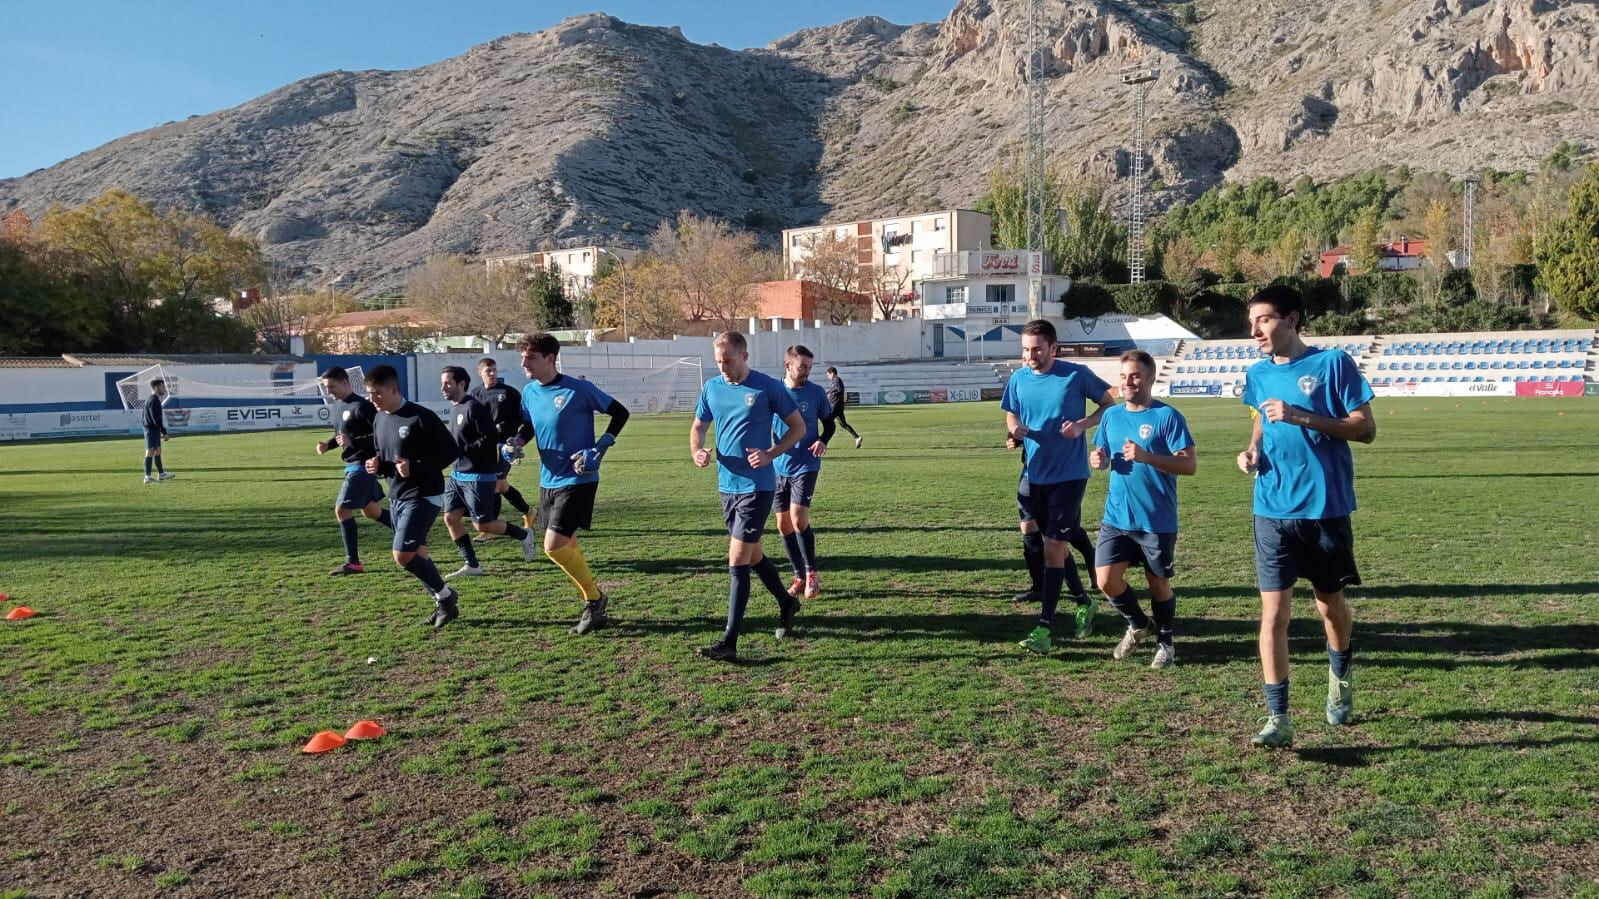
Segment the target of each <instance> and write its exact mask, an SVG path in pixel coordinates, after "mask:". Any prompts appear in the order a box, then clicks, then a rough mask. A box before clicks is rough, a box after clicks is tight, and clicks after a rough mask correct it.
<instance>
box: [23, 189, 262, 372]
mask: <svg viewBox="0 0 1599 899" xmlns="http://www.w3.org/2000/svg"><path fill="white" fill-rule="evenodd" d="M38 233H39V239H40V241H41V242H42V243H43V245H44V246H45V248H46V250H47V251H48V253H49V254H50V257H51V258H52V259H54V260H56V266H57V275H58V277H61V278H63V279H65V280H66V281H68V282H69V283H71V284H73V285H75V286H77V287H78V288H80V289H81V290H83V291H85V292H86V293H87V294H89V295H90V296H93V297H95V298H97V299H99V300H100V301H102V302H103V303H104V304H105V310H106V311H105V314H106V325H107V327H106V328H105V330H104V332H103V335H104V336H103V338H102V340H101V343H100V344H99V345H98V346H97V347H96V348H97V349H102V350H134V351H141V350H154V349H158V350H161V351H164V352H212V351H216V350H219V349H224V348H233V347H234V346H236V338H237V335H238V333H239V329H238V328H237V327H234V326H233V324H230V323H229V322H226V321H219V319H222V318H224V316H222V315H220V314H219V313H217V312H216V311H215V310H214V309H213V308H212V306H211V304H210V303H209V302H208V301H209V300H210V299H211V298H213V297H232V296H233V295H234V294H235V292H236V291H238V290H240V289H242V288H245V287H253V286H259V285H261V284H262V283H263V282H264V281H265V280H266V267H265V265H264V264H263V262H262V259H261V253H260V250H259V249H258V248H257V247H256V245H255V243H254V242H253V241H251V240H250V239H249V238H244V237H234V236H232V235H230V234H228V233H227V232H226V231H224V230H223V229H222V228H221V227H220V226H218V225H216V224H215V223H213V222H211V221H209V220H208V219H206V218H204V217H203V216H200V215H198V214H196V213H192V212H186V211H183V210H158V209H156V208H155V207H154V206H153V205H151V204H150V203H147V202H145V201H143V200H141V199H139V198H138V197H136V196H134V195H133V194H130V193H128V192H127V191H123V190H111V191H108V192H106V193H105V194H103V195H101V196H99V197H97V198H95V199H94V200H91V201H89V202H88V203H86V204H84V205H83V206H80V207H78V208H76V209H62V208H59V207H58V208H55V209H52V210H50V211H49V212H48V213H46V214H45V217H44V219H43V221H41V222H40V224H39V228H38Z"/></svg>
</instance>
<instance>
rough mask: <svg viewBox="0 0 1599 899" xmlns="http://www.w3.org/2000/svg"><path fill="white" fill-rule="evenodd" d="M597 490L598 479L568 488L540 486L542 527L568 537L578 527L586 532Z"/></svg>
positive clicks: (592, 517)
mask: <svg viewBox="0 0 1599 899" xmlns="http://www.w3.org/2000/svg"><path fill="white" fill-rule="evenodd" d="M489 486H491V487H492V486H494V485H492V484H490V485H489ZM599 492H600V482H599V481H589V482H588V483H586V484H573V485H571V486H569V487H540V488H539V517H540V518H542V519H543V520H544V529H545V530H547V531H554V532H555V533H557V534H560V535H561V536H562V537H570V536H572V535H573V534H576V533H577V532H578V530H579V529H580V528H581V529H582V530H585V531H586V530H588V529H589V528H591V527H593V526H594V500H595V498H596V497H598V496H599Z"/></svg>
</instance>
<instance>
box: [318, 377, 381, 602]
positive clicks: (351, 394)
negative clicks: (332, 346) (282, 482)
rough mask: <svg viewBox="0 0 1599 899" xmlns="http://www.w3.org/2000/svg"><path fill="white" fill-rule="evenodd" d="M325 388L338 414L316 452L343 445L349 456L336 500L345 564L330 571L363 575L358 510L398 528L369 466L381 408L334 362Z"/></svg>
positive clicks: (343, 454)
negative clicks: (370, 472)
mask: <svg viewBox="0 0 1599 899" xmlns="http://www.w3.org/2000/svg"><path fill="white" fill-rule="evenodd" d="M322 389H323V390H324V391H326V392H327V395H328V397H329V398H330V401H329V403H328V411H329V412H330V413H331V414H332V417H333V436H332V437H330V438H328V439H327V440H319V441H317V444H316V452H317V455H319V456H320V455H322V454H324V453H327V452H331V451H332V450H333V448H334V447H339V449H340V451H339V456H340V458H341V459H342V460H343V461H344V480H343V482H341V484H340V485H339V497H338V499H336V500H334V502H333V518H334V520H335V521H337V522H338V523H339V534H340V536H341V537H342V538H343V539H344V564H343V565H340V566H339V567H337V568H335V569H333V570H332V571H331V572H329V573H330V574H333V575H349V574H361V573H362V572H364V571H366V568H365V566H363V565H362V564H361V552H360V541H359V533H358V531H357V529H356V526H355V513H356V510H358V509H359V510H360V512H361V514H362V515H365V516H366V517H367V518H370V519H372V520H373V521H375V522H377V523H379V524H381V525H383V526H384V527H386V528H389V529H391V530H392V529H393V528H394V522H393V520H392V519H390V517H389V510H388V509H385V508H383V486H382V485H381V484H379V483H378V479H377V476H376V475H372V474H369V473H368V472H367V470H366V460H368V459H370V458H372V457H373V456H375V455H377V447H376V446H375V445H374V443H373V439H372V423H373V422H374V421H376V420H377V415H378V410H377V407H376V406H374V405H372V401H371V400H369V399H367V398H366V397H364V396H362V395H360V394H359V393H356V392H355V389H354V388H353V387H352V386H351V384H350V373H349V372H347V371H345V370H344V368H343V366H339V365H335V366H333V367H331V368H329V369H328V370H327V371H325V372H323V373H322Z"/></svg>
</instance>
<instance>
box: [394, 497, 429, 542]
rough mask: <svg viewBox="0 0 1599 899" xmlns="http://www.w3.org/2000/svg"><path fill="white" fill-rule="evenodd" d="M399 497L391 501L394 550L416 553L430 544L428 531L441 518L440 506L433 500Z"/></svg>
mask: <svg viewBox="0 0 1599 899" xmlns="http://www.w3.org/2000/svg"><path fill="white" fill-rule="evenodd" d="M434 499H439V497H422V498H420V499H397V500H390V501H389V514H391V515H392V516H393V517H394V551H395V552H397V553H414V552H416V551H417V550H418V549H421V548H422V547H424V546H427V545H428V531H431V530H433V522H435V521H437V520H438V518H439V506H438V503H435V502H434V501H433V500H434Z"/></svg>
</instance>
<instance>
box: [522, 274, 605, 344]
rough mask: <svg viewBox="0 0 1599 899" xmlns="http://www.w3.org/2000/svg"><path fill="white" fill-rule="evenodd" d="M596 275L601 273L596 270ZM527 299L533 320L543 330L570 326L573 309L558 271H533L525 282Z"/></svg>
mask: <svg viewBox="0 0 1599 899" xmlns="http://www.w3.org/2000/svg"><path fill="white" fill-rule="evenodd" d="M596 274H597V276H598V275H599V274H601V273H599V272H598V270H596ZM527 301H528V306H529V308H530V309H531V310H532V315H533V322H534V324H536V325H537V326H538V327H539V328H541V329H543V330H545V331H552V330H555V329H557V328H570V327H572V324H573V318H574V315H575V310H574V309H573V306H572V301H571V299H569V298H568V297H567V295H566V288H565V287H564V286H562V284H561V276H560V273H559V272H558V271H554V270H550V269H546V270H544V271H540V272H535V273H534V274H533V277H532V278H530V279H528V283H527Z"/></svg>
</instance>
